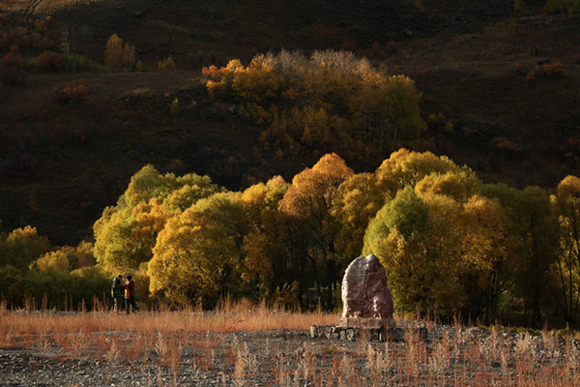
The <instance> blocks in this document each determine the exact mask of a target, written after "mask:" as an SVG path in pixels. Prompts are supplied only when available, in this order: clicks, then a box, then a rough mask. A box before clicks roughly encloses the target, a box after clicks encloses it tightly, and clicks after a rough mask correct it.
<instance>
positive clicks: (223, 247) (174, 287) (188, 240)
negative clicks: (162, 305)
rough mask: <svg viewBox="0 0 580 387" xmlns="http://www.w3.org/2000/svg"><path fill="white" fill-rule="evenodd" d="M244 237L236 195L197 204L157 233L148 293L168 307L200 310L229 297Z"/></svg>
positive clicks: (236, 283)
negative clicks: (187, 306)
mask: <svg viewBox="0 0 580 387" xmlns="http://www.w3.org/2000/svg"><path fill="white" fill-rule="evenodd" d="M247 233H248V225H247V220H246V217H245V214H244V209H243V205H242V203H241V200H240V194H239V193H231V192H225V193H217V194H214V195H212V196H210V197H209V198H207V199H201V200H199V201H198V202H197V203H195V204H194V205H193V206H191V207H190V208H188V209H187V210H185V211H184V212H183V213H180V214H177V215H176V216H175V217H173V218H172V219H171V220H169V221H168V222H167V224H166V226H165V228H164V229H163V230H162V231H161V232H160V233H159V236H158V238H157V243H156V244H155V247H154V249H153V258H152V259H151V261H149V264H148V271H147V273H148V275H149V277H150V279H151V282H150V290H151V292H152V293H153V295H154V296H159V295H160V294H162V295H164V297H165V299H166V300H168V301H170V302H174V303H178V304H191V303H193V304H200V305H201V306H202V307H203V308H212V307H214V306H215V305H216V304H217V302H218V300H219V299H220V298H221V297H226V296H227V295H228V294H230V293H231V294H232V296H234V297H235V296H236V294H235V292H236V291H237V289H239V283H240V281H241V273H242V271H243V259H242V255H241V252H242V247H243V241H244V236H245V235H247Z"/></svg>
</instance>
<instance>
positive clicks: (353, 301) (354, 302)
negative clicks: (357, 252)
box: [339, 254, 396, 328]
mask: <svg viewBox="0 0 580 387" xmlns="http://www.w3.org/2000/svg"><path fill="white" fill-rule="evenodd" d="M342 304H343V311H342V318H341V319H340V322H339V324H340V325H342V326H361V325H362V326H367V327H377V328H378V327H381V326H395V325H396V324H395V321H394V320H393V296H392V295H391V292H390V291H389V288H388V286H387V275H386V272H385V268H384V267H383V265H381V263H380V262H379V260H378V259H377V257H376V256H375V255H374V254H371V255H369V256H367V257H358V258H356V259H355V260H354V261H352V262H351V263H350V265H349V266H348V268H347V269H346V271H345V273H344V278H343V280H342Z"/></svg>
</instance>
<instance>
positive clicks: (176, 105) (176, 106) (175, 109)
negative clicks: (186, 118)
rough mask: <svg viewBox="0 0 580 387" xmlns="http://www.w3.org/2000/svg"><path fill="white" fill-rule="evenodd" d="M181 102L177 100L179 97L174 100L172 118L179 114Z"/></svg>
mask: <svg viewBox="0 0 580 387" xmlns="http://www.w3.org/2000/svg"><path fill="white" fill-rule="evenodd" d="M179 110H180V108H179V100H178V99H177V97H176V98H175V99H174V100H173V102H172V103H171V115H172V116H174V117H175V116H176V115H178V114H179Z"/></svg>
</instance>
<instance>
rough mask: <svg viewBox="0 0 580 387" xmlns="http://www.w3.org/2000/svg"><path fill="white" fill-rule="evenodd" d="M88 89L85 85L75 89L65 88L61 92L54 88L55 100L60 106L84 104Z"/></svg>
mask: <svg viewBox="0 0 580 387" xmlns="http://www.w3.org/2000/svg"><path fill="white" fill-rule="evenodd" d="M86 94H87V88H86V87H85V86H84V85H79V86H77V87H75V88H70V87H65V88H64V89H62V90H59V89H58V88H57V87H55V88H54V99H55V101H56V102H57V103H58V104H60V105H63V106H64V105H67V104H71V103H75V104H79V105H80V104H82V103H83V102H84V101H85V96H86Z"/></svg>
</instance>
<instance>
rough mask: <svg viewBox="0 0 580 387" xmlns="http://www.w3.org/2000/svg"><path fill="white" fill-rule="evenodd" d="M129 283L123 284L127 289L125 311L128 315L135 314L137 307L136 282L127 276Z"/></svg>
mask: <svg viewBox="0 0 580 387" xmlns="http://www.w3.org/2000/svg"><path fill="white" fill-rule="evenodd" d="M126 278H127V281H126V282H125V283H124V284H123V289H125V311H126V312H127V314H131V313H135V311H136V310H137V306H136V305H135V281H133V277H132V276H131V275H127V277H126Z"/></svg>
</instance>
